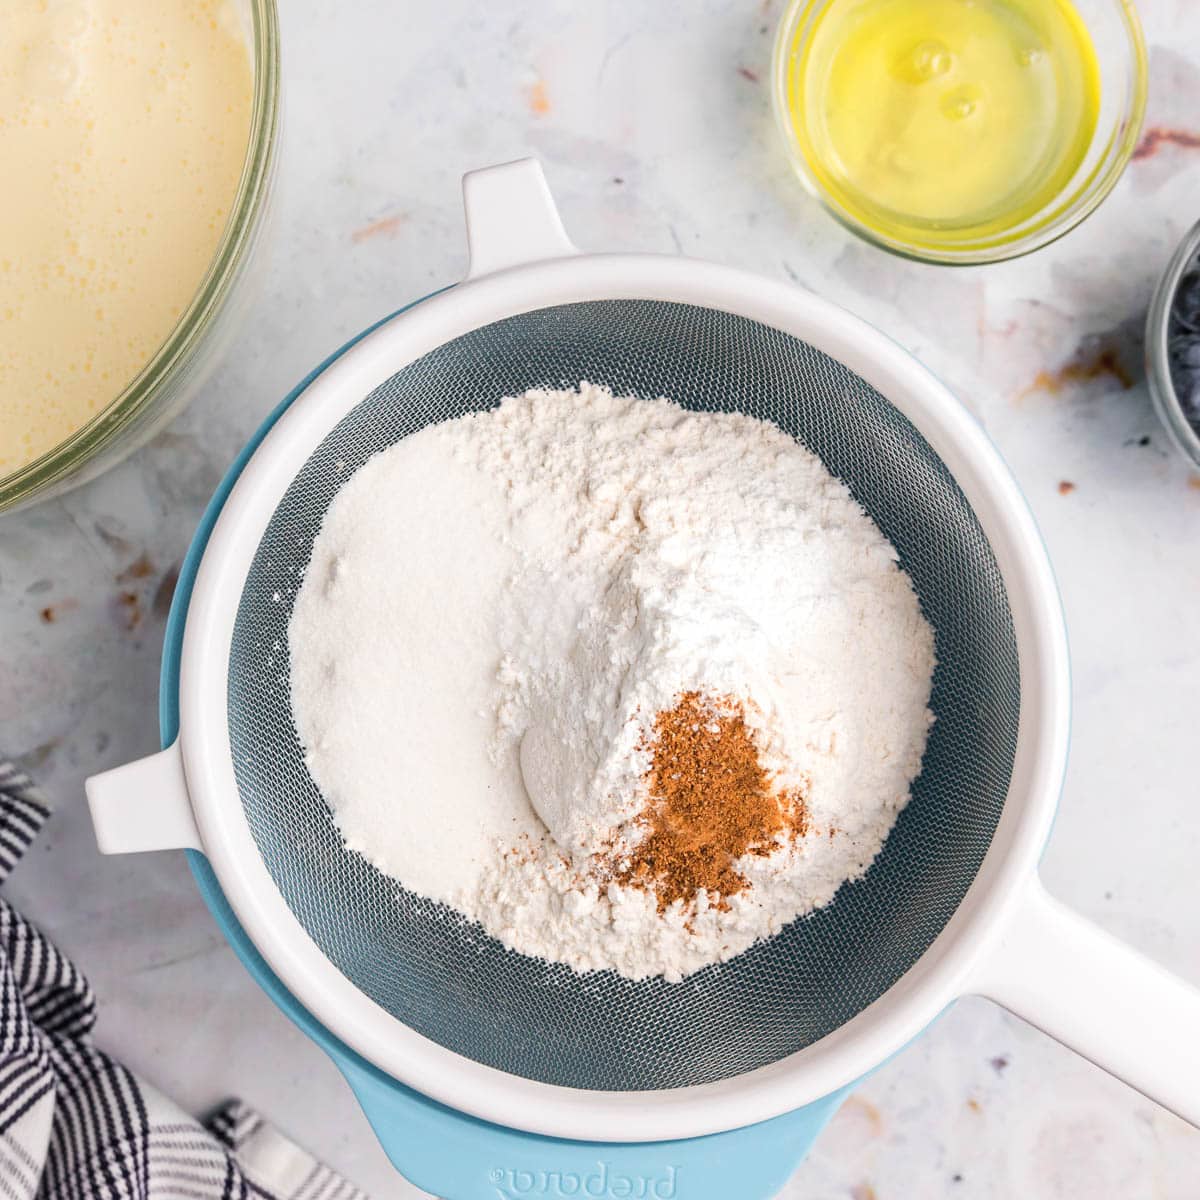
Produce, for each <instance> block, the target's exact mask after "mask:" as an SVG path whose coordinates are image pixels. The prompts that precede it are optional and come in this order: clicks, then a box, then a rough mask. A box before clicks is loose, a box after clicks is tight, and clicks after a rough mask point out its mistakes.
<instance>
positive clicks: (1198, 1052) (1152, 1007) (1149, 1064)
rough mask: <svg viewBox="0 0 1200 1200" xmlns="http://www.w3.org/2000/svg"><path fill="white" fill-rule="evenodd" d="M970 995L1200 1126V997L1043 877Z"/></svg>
mask: <svg viewBox="0 0 1200 1200" xmlns="http://www.w3.org/2000/svg"><path fill="white" fill-rule="evenodd" d="M968 990H969V991H972V992H975V993H977V994H979V995H982V996H987V997H988V998H989V999H991V1000H994V1001H996V1003H997V1004H1001V1005H1003V1006H1004V1007H1005V1008H1007V1009H1008V1010H1009V1011H1010V1012H1013V1013H1015V1014H1016V1015H1017V1016H1019V1017H1023V1018H1024V1019H1025V1020H1027V1021H1028V1022H1029V1023H1030V1024H1032V1025H1036V1026H1037V1027H1038V1028H1039V1029H1041V1030H1043V1031H1044V1032H1045V1033H1048V1034H1049V1035H1050V1036H1051V1037H1053V1038H1055V1039H1056V1040H1058V1041H1060V1042H1062V1043H1063V1045H1065V1046H1070V1047H1071V1048H1072V1049H1073V1050H1076V1051H1078V1052H1079V1053H1080V1054H1082V1055H1083V1056H1084V1057H1085V1058H1088V1059H1090V1060H1091V1061H1092V1062H1094V1063H1095V1064H1096V1065H1097V1066H1098V1067H1102V1068H1103V1069H1104V1070H1105V1071H1108V1072H1109V1073H1110V1074H1112V1075H1115V1076H1116V1077H1117V1078H1118V1079H1123V1080H1124V1081H1125V1082H1126V1083H1128V1084H1129V1085H1130V1086H1131V1087H1133V1088H1136V1089H1137V1090H1138V1091H1139V1092H1141V1093H1142V1094H1143V1095H1144V1096H1148V1097H1149V1098H1150V1099H1151V1100H1156V1101H1157V1102H1158V1103H1159V1104H1161V1105H1163V1106H1164V1107H1165V1108H1168V1109H1170V1110H1171V1111H1172V1112H1173V1113H1176V1114H1177V1115H1178V1116H1180V1117H1182V1118H1183V1119H1184V1120H1185V1121H1188V1122H1190V1123H1191V1124H1192V1125H1196V1126H1200V1035H1198V1032H1197V1031H1200V990H1198V989H1197V988H1195V987H1192V986H1191V984H1188V983H1185V982H1184V981H1183V980H1182V979H1180V978H1179V977H1178V976H1176V975H1173V974H1171V972H1170V971H1168V970H1166V969H1165V968H1164V967H1161V966H1159V965H1158V963H1156V962H1153V961H1152V960H1151V959H1149V958H1146V957H1145V956H1144V955H1142V954H1140V953H1138V951H1136V950H1134V949H1133V948H1132V947H1130V946H1127V945H1126V944H1125V943H1124V942H1121V941H1119V940H1118V939H1117V938H1114V937H1113V936H1112V935H1111V934H1108V933H1106V932H1105V931H1104V930H1103V929H1101V928H1100V927H1099V926H1098V925H1094V924H1093V923H1092V922H1091V921H1088V920H1086V919H1085V918H1084V917H1081V916H1080V915H1079V914H1078V913H1076V912H1074V911H1073V910H1072V909H1070V908H1068V907H1067V906H1066V905H1064V904H1060V903H1059V902H1058V901H1057V900H1055V899H1054V898H1053V897H1052V896H1050V895H1049V894H1048V893H1047V892H1046V890H1045V889H1044V888H1043V887H1042V885H1041V883H1040V881H1038V880H1037V879H1036V877H1035V879H1034V882H1033V884H1032V885H1031V886H1030V888H1029V890H1028V892H1027V894H1026V896H1025V898H1024V900H1023V902H1022V904H1021V906H1020V907H1019V908H1018V910H1017V913H1016V915H1015V917H1014V918H1013V919H1012V920H1011V922H1010V924H1009V926H1008V928H1007V929H1006V930H1005V931H1004V933H1003V934H1002V935H1001V938H1000V942H999V945H998V946H997V947H996V949H994V950H993V951H992V953H991V954H990V955H989V956H988V957H987V958H986V960H985V961H984V963H983V965H982V967H981V968H976V975H975V978H974V979H973V981H972V986H971V987H970V988H968Z"/></svg>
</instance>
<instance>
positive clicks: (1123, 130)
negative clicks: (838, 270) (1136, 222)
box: [771, 0, 1147, 266]
mask: <svg viewBox="0 0 1200 1200" xmlns="http://www.w3.org/2000/svg"><path fill="white" fill-rule="evenodd" d="M851 2H852V0H791V3H790V4H789V6H788V9H787V11H786V12H785V13H784V15H783V20H782V21H781V22H780V25H779V32H778V34H777V35H776V39H775V54H774V61H773V63H772V68H771V74H772V89H771V94H772V101H773V104H774V108H775V119H776V121H777V123H778V125H779V130H780V133H781V134H782V136H783V141H784V145H785V146H786V147H787V152H788V156H789V158H790V160H791V163H792V167H793V169H794V170H795V172H796V174H797V175H798V176H799V178H800V182H801V183H802V184H803V185H804V187H805V188H806V189H807V190H808V191H809V192H810V193H811V194H812V195H813V196H814V197H816V199H817V200H819V201H820V202H821V204H822V205H823V206H824V207H825V209H826V210H827V211H828V212H830V213H831V214H832V215H833V216H834V217H835V218H837V220H838V221H840V222H841V223H842V224H843V225H845V226H846V228H848V229H850V230H851V231H853V232H854V233H856V234H858V235H859V236H860V237H862V238H865V239H866V240H867V241H869V242H873V243H874V244H875V245H877V246H882V247H883V248H884V249H885V250H891V251H892V252H893V253H895V254H900V255H903V256H904V257H906V258H913V259H917V260H919V261H922V262H936V263H947V264H950V265H960V266H964V265H971V264H976V263H987V262H999V261H1001V260H1002V259H1006V258H1016V257H1017V256H1018V255H1021V254H1028V253H1029V252H1030V251H1031V250H1037V249H1038V248H1039V247H1041V246H1045V245H1046V244H1047V243H1049V242H1052V241H1054V240H1055V238H1059V237H1062V235H1063V234H1064V233H1067V232H1068V231H1069V230H1071V229H1073V228H1074V227H1075V226H1076V225H1078V224H1079V223H1080V221H1082V220H1083V219H1084V218H1085V217H1086V216H1088V215H1089V214H1090V213H1091V212H1093V211H1094V210H1095V209H1096V207H1097V206H1098V205H1099V204H1100V202H1101V201H1102V200H1103V199H1104V197H1105V196H1107V195H1108V193H1109V192H1110V191H1111V190H1112V187H1113V185H1114V184H1115V183H1116V182H1117V180H1118V179H1119V178H1120V175H1121V172H1122V171H1123V170H1124V169H1125V165H1126V164H1127V163H1128V162H1129V158H1130V156H1131V155H1132V154H1133V151H1134V148H1135V147H1136V146H1137V142H1138V138H1139V136H1140V134H1141V128H1142V119H1143V117H1144V115H1145V108H1146V86H1147V66H1146V45H1145V42H1144V40H1143V38H1142V27H1141V23H1140V22H1139V20H1138V16H1137V13H1136V12H1135V10H1134V7H1133V3H1132V0H1074V5H1075V8H1076V10H1077V11H1078V12H1079V15H1080V16H1081V17H1082V18H1083V20H1084V22H1085V23H1086V25H1087V27H1088V31H1089V32H1090V33H1091V36H1092V41H1093V43H1094V45H1095V49H1096V57H1097V60H1098V62H1099V65H1100V112H1099V114H1098V117H1097V121H1096V130H1095V133H1094V134H1093V136H1092V141H1091V145H1090V146H1089V147H1088V151H1087V153H1086V155H1085V156H1084V159H1083V162H1082V163H1080V165H1079V168H1078V169H1077V170H1076V172H1075V174H1074V175H1073V176H1072V178H1071V180H1070V182H1069V183H1068V184H1067V186H1066V188H1064V189H1063V191H1062V192H1061V193H1060V194H1059V195H1058V196H1057V197H1056V198H1055V199H1054V200H1053V201H1052V202H1051V203H1049V204H1047V205H1046V206H1045V207H1044V208H1043V209H1041V210H1040V211H1039V212H1036V213H1034V214H1033V215H1032V216H1030V217H1029V218H1027V219H1026V220H1025V221H1023V222H1021V223H1020V224H1018V225H1014V226H1010V227H1008V228H1006V229H1003V230H1001V231H999V232H993V233H989V234H987V235H984V236H980V237H977V238H974V239H966V238H964V239H963V240H961V241H955V242H952V243H946V242H942V243H941V244H938V243H936V242H930V243H929V244H923V243H922V242H920V241H917V240H915V239H912V240H901V239H899V238H897V237H895V236H893V235H892V234H890V233H887V232H884V231H882V230H880V229H876V228H873V227H872V226H871V225H869V224H867V223H865V222H864V221H863V220H861V219H860V218H859V217H857V216H856V215H854V214H852V213H851V212H849V211H848V210H847V209H846V208H845V207H844V206H843V205H842V204H841V203H840V202H839V201H838V199H837V198H836V197H835V196H834V195H832V194H831V193H830V192H829V191H828V190H827V189H826V188H825V187H824V186H823V184H822V183H821V181H820V179H819V178H818V176H817V174H816V173H815V172H814V171H813V170H812V167H811V166H810V164H809V162H808V160H807V158H806V156H805V152H804V147H803V145H802V143H801V139H800V136H799V135H798V133H797V130H796V128H795V125H794V124H793V122H792V119H791V116H790V114H789V111H788V109H789V105H788V97H789V96H791V95H793V94H794V93H795V90H796V89H797V88H798V87H799V86H801V78H800V70H801V68H800V66H799V63H800V62H801V61H802V60H803V57H804V50H805V49H806V47H807V44H808V42H809V39H810V38H811V37H812V32H813V30H814V29H815V27H816V22H817V19H818V18H819V17H820V16H821V15H822V13H823V12H824V11H825V10H826V9H827V8H829V7H830V5H832V4H844V3H851Z"/></svg>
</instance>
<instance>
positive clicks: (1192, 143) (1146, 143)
mask: <svg viewBox="0 0 1200 1200" xmlns="http://www.w3.org/2000/svg"><path fill="white" fill-rule="evenodd" d="M1163 146H1176V147H1178V148H1179V149H1181V150H1200V133H1193V132H1192V131H1191V130H1190V129H1169V128H1164V127H1163V126H1161V125H1155V126H1153V127H1151V128H1150V129H1147V130H1146V132H1145V133H1143V134H1142V138H1141V141H1139V142H1138V144H1137V146H1136V147H1135V148H1134V151H1133V155H1132V158H1133V161H1134V162H1138V161H1139V160H1140V159H1143V158H1153V157H1154V155H1156V154H1157V153H1158V152H1159V150H1160V149H1162V147H1163Z"/></svg>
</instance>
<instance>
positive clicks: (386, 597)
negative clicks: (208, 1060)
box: [289, 384, 934, 979]
mask: <svg viewBox="0 0 1200 1200" xmlns="http://www.w3.org/2000/svg"><path fill="white" fill-rule="evenodd" d="M289 643H290V649H291V662H292V700H293V708H294V712H295V717H296V722H297V728H298V730H299V733H300V736H301V740H302V741H303V743H304V745H305V747H306V749H307V751H308V763H309V767H310V769H311V771H312V773H313V776H314V778H315V779H316V781H317V783H318V785H319V786H320V787H321V789H322V792H323V793H324V795H325V796H326V798H327V799H328V801H329V803H330V805H331V807H332V808H333V811H334V813H335V815H336V818H337V821H338V824H339V827H340V828H341V830H342V832H343V834H344V836H345V837H346V841H347V844H348V845H349V846H350V848H351V849H354V850H357V851H359V852H360V853H362V854H364V855H365V856H366V857H367V858H368V859H369V860H370V861H371V862H373V863H374V864H375V865H376V866H378V867H379V868H380V869H381V870H383V871H385V872H387V873H388V874H390V875H393V876H395V877H396V878H397V879H399V880H400V881H402V882H403V883H404V884H405V885H406V886H407V887H408V888H410V889H411V890H413V891H416V892H419V893H421V894H423V895H425V896H428V897H430V898H432V899H434V900H440V901H444V902H446V903H448V904H451V905H453V906H454V907H455V908H457V909H459V910H460V911H461V912H463V913H464V914H466V915H467V916H468V917H471V918H473V919H475V920H478V921H479V922H480V923H481V924H482V925H483V926H484V927H485V928H486V929H487V930H489V932H491V933H493V934H494V935H496V936H497V937H499V938H500V939H501V940H502V941H504V942H505V943H506V944H507V945H510V946H512V947H514V948H515V949H517V950H520V951H522V952H524V953H527V954H533V955H538V956H541V957H544V958H548V959H552V960H556V961H562V962H566V963H569V964H571V965H572V966H574V967H576V968H577V969H580V970H587V969H592V968H611V969H614V970H616V971H618V972H620V973H621V974H623V975H627V976H631V977H635V978H636V977H641V976H645V975H653V974H662V975H665V976H667V977H668V978H672V979H674V978H679V977H681V976H682V975H686V974H688V973H689V972H691V971H694V970H696V969H698V968H699V967H701V966H704V965H706V964H708V963H712V962H717V961H721V960H724V959H727V958H729V957H731V956H732V955H734V954H737V953H739V952H740V951H742V950H744V949H746V948H747V947H748V946H749V945H750V944H752V943H753V942H754V941H756V940H758V939H759V938H762V937H766V936H770V935H772V934H774V933H776V932H778V931H779V929H781V928H782V927H783V926H784V925H785V924H786V923H787V922H789V921H791V920H792V919H794V918H795V917H797V916H799V915H801V914H803V913H806V912H809V911H811V910H812V909H814V908H817V907H820V906H821V905H824V904H827V903H828V902H829V901H830V900H831V899H832V898H833V896H834V893H835V892H836V891H837V889H838V888H839V887H840V886H841V884H842V883H844V882H845V881H846V880H848V879H853V878H856V877H858V876H859V875H861V874H862V873H863V872H864V871H865V870H866V868H867V867H868V866H869V865H870V864H871V862H872V861H873V859H874V858H875V856H876V855H877V854H878V852H879V849H880V847H881V846H882V844H883V841H884V839H885V838H886V837H887V834H888V832H889V831H890V829H891V827H892V825H893V823H894V821H895V818H896V815H897V813H898V812H899V810H900V808H901V807H902V806H903V805H904V803H905V802H906V801H907V798H908V788H909V784H910V783H911V781H912V779H913V777H914V776H915V775H916V773H917V772H918V770H919V769H920V761H921V755H922V753H923V751H924V745H925V738H926V734H927V731H928V726H929V723H930V721H931V719H932V718H931V717H930V715H929V713H928V711H927V704H928V698H929V690H930V680H931V675H932V670H933V664H934V659H933V635H932V631H931V630H930V628H929V626H928V624H927V623H926V622H925V620H924V618H923V617H922V616H921V613H920V609H919V607H918V604H917V601H916V597H915V595H914V593H913V590H912V587H911V585H910V583H909V581H908V578H907V577H906V576H905V575H904V574H903V572H902V571H900V570H899V568H898V567H897V565H896V563H895V555H894V552H893V550H892V548H891V546H890V545H889V544H888V542H887V541H886V540H885V539H884V537H883V536H882V534H881V533H880V532H879V530H878V529H877V528H876V527H875V525H874V524H873V523H872V522H871V521H870V520H869V519H868V518H867V517H866V515H865V514H864V513H863V512H862V510H861V509H860V508H859V507H858V505H857V504H856V503H855V501H854V500H853V499H852V497H851V496H850V494H849V492H848V491H847V490H846V488H845V487H844V486H843V485H842V484H841V483H840V482H838V481H837V480H835V479H834V478H833V477H832V476H830V475H829V474H828V473H827V472H826V471H825V469H824V468H823V467H822V466H821V464H820V462H819V460H818V459H817V458H815V457H814V456H813V455H811V454H809V453H808V452H807V451H806V450H804V449H803V448H802V447H800V446H799V445H797V444H796V443H795V442H794V441H793V440H792V439H791V438H790V437H788V436H787V435H785V434H784V433H782V432H781V431H780V430H779V429H777V428H776V427H775V426H773V425H770V424H767V423H765V422H761V421H756V420H753V419H751V418H748V417H744V416H740V415H735V414H721V415H697V414H691V413H687V412H685V411H684V410H682V409H680V408H678V407H677V406H675V405H673V404H671V403H669V402H667V401H655V402H646V401H640V400H633V399H617V398H614V397H613V396H611V395H610V394H609V393H608V392H606V391H604V390H603V389H601V388H597V387H593V386H590V385H587V384H583V385H581V386H580V389H579V391H577V392H576V391H568V392H558V393H555V392H550V393H545V392H539V393H530V394H529V395H527V396H524V397H520V398H516V399H510V400H506V401H505V402H504V403H503V404H502V405H501V406H500V408H498V409H495V410H492V411H491V412H488V413H484V414H476V415H474V416H470V417H465V418H462V419H460V420H457V421H453V422H449V423H447V424H445V425H441V426H437V427H434V428H430V429H426V430H424V431H422V432H421V433H419V434H417V435H415V436H413V437H410V438H408V439H406V440H405V441H403V442H401V443H400V444H399V445H397V446H396V447H394V448H393V449H391V450H389V451H387V452H385V453H383V454H380V455H378V456H376V457H375V458H374V459H372V460H371V461H370V462H369V463H368V464H367V465H366V466H364V467H363V468H362V469H361V470H359V471H358V473H357V474H356V475H355V476H354V477H353V478H352V479H351V480H350V482H349V483H348V484H347V485H346V486H345V487H344V488H343V490H342V492H341V493H340V494H339V495H338V497H337V499H336V501H335V502H334V504H333V505H332V506H331V508H330V510H329V512H328V514H327V516H326V519H325V522H324V524H323V526H322V529H321V532H320V534H319V536H318V538H317V540H316V543H315V545H314V549H313V556H312V561H311V564H310V566H309V569H308V572H307V574H306V576H305V581H304V585H303V587H302V589H301V592H300V595H299V596H298V598H297V602H296V607H295V611H294V613H293V616H292V623H291V627H290V630H289ZM689 690H696V691H702V692H705V693H708V694H714V695H723V696H733V697H737V698H739V699H742V700H744V701H746V714H747V722H748V724H750V725H751V726H752V728H753V730H754V733H755V736H756V740H757V743H758V746H759V749H760V757H761V760H762V762H763V764H764V766H766V767H767V768H768V769H770V770H772V771H773V772H775V773H776V774H777V777H778V779H779V782H780V785H781V786H786V787H792V786H795V787H799V788H802V789H803V791H804V794H805V798H806V802H807V807H808V812H809V816H810V820H811V824H812V832H811V833H810V834H809V835H808V836H807V837H805V838H804V839H802V840H801V841H800V842H799V843H798V844H796V845H795V846H794V847H785V848H781V849H779V850H778V851H777V852H776V853H774V854H772V855H770V856H769V857H754V856H749V855H748V856H746V858H744V859H743V860H741V861H740V862H739V864H738V869H739V871H740V872H741V874H742V875H743V876H745V877H746V878H748V879H749V880H750V881H751V885H752V886H751V887H750V888H748V889H747V890H746V891H744V892H741V893H739V894H736V895H734V896H731V897H729V898H728V906H727V907H725V908H718V907H716V906H715V905H714V906H709V905H707V903H706V901H705V897H704V896H703V895H701V896H700V897H699V898H698V903H697V904H696V905H695V906H691V907H687V908H685V907H684V906H683V905H681V904H676V905H674V906H672V907H671V908H669V909H667V911H666V912H664V913H661V914H660V913H659V911H658V907H657V903H656V899H655V897H654V895H653V894H652V893H648V892H646V891H643V890H639V889H637V888H633V887H621V886H617V885H615V884H612V883H610V882H606V881H605V880H604V879H596V878H593V877H590V876H591V875H592V874H594V865H593V862H592V859H591V855H592V854H594V853H595V852H596V851H598V850H599V849H600V848H601V847H602V846H604V845H605V844H611V843H612V841H613V840H614V839H616V841H617V843H618V844H630V842H631V841H633V840H636V837H637V836H638V835H637V833H636V832H635V830H634V827H633V826H631V825H630V822H631V820H632V819H633V818H634V817H636V815H637V814H638V813H639V812H640V810H641V808H642V806H643V805H644V802H645V794H644V785H643V784H642V778H643V776H644V775H645V773H646V771H647V769H648V765H649V762H648V758H649V755H648V751H647V750H646V749H645V748H644V747H642V746H641V743H642V742H643V739H644V737H645V735H646V733H647V731H648V729H649V728H650V726H651V725H652V722H653V718H654V715H655V714H656V713H657V712H658V711H660V710H663V709H669V708H671V707H672V705H673V704H674V702H675V700H676V699H677V698H678V696H679V695H680V693H681V692H684V691H689ZM527 788H528V791H527V790H526V789H527ZM531 798H532V801H533V805H532V806H531V803H530V799H531ZM534 806H536V811H535V807H534ZM539 815H540V818H541V819H539Z"/></svg>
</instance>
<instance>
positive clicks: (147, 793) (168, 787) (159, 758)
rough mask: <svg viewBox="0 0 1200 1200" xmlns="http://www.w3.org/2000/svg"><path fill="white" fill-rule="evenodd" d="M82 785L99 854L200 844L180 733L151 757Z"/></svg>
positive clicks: (192, 846) (184, 848)
mask: <svg viewBox="0 0 1200 1200" xmlns="http://www.w3.org/2000/svg"><path fill="white" fill-rule="evenodd" d="M84 789H85V790H86V792H87V799H88V808H90V809H91V813H92V825H93V826H94V827H95V830H96V844H97V845H98V846H99V847H100V853H101V854H131V853H134V852H135V851H139V850H199V849H200V848H201V846H200V834H199V832H198V831H197V829H196V819H195V817H193V816H192V802H191V800H190V799H189V798H188V790H187V780H186V779H184V776H183V755H182V753H181V752H180V749H179V739H178V738H176V739H175V741H173V742H172V743H171V744H170V745H169V746H168V747H167V748H166V749H165V750H160V751H159V752H158V753H157V754H151V755H150V756H149V757H148V758H139V759H138V760H137V761H136V762H131V763H126V764H125V766H123V767H114V768H113V769H112V770H111V771H105V772H104V773H103V774H101V775H93V776H92V777H91V778H90V779H88V780H86V781H85V783H84Z"/></svg>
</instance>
